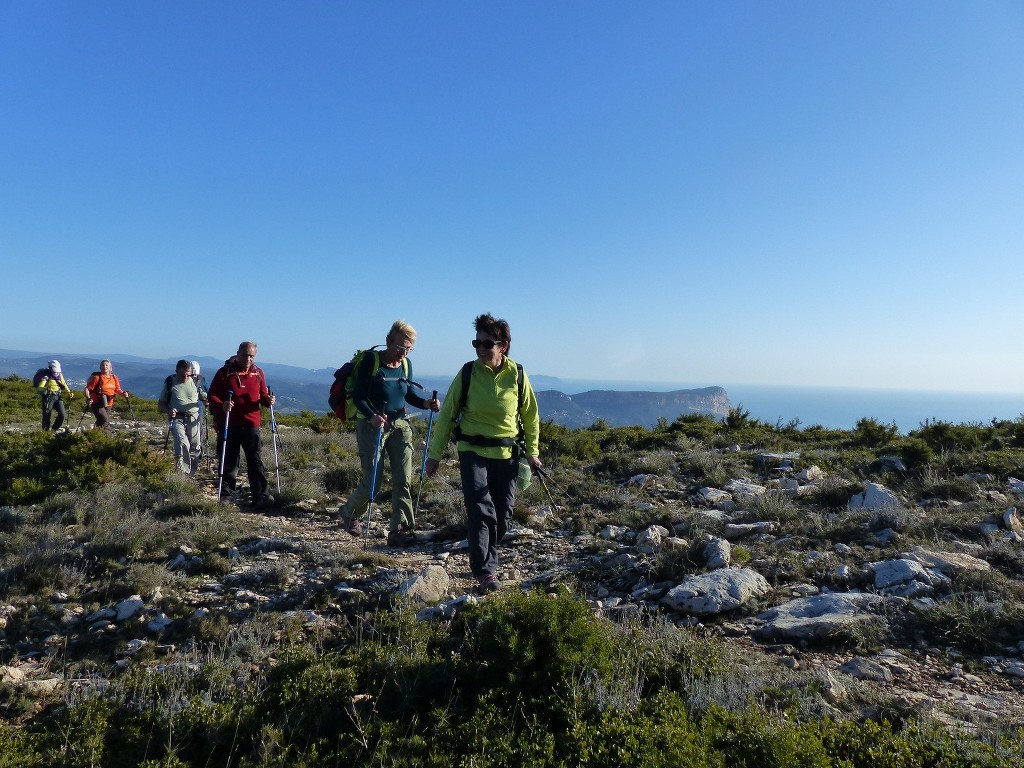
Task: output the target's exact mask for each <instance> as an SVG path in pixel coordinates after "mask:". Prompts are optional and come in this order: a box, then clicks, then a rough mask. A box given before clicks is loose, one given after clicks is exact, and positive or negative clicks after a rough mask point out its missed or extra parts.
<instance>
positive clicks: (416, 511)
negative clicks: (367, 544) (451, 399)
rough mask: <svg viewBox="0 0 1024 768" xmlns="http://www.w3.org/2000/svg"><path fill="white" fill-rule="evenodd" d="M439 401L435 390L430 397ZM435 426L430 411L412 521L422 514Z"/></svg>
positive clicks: (432, 410)
mask: <svg viewBox="0 0 1024 768" xmlns="http://www.w3.org/2000/svg"><path fill="white" fill-rule="evenodd" d="M434 400H437V390H436V389H435V390H434V394H433V395H431V396H430V401H431V402H433V401H434ZM432 426H434V409H433V408H431V409H430V415H429V416H427V436H426V438H425V439H424V443H423V461H421V462H420V486H419V488H417V489H416V506H415V507H413V510H412V519H413V520H415V519H416V518H417V517H418V516H419V512H420V494H422V493H423V476H424V475H425V474H426V473H427V449H428V448H430V428H431V427H432Z"/></svg>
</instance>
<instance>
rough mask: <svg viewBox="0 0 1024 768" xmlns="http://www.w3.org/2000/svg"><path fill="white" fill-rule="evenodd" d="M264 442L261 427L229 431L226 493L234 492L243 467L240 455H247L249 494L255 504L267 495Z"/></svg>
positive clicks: (237, 428) (226, 458) (225, 461)
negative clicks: (263, 454)
mask: <svg viewBox="0 0 1024 768" xmlns="http://www.w3.org/2000/svg"><path fill="white" fill-rule="evenodd" d="M262 450H263V440H262V438H261V437H260V428H259V427H235V426H232V427H231V428H230V429H229V430H228V442H227V450H226V452H225V453H224V470H223V472H224V491H227V492H232V493H233V492H234V490H235V484H236V483H237V482H238V470H239V469H240V467H241V464H240V459H241V457H240V455H239V454H240V453H244V454H245V469H246V472H247V473H248V475H249V492H250V493H251V494H252V500H253V502H254V503H255V502H257V501H259V500H260V498H262V497H263V496H265V495H266V493H267V468H266V467H265V466H264V465H263V456H262Z"/></svg>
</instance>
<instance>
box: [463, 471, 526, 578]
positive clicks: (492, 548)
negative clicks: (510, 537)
mask: <svg viewBox="0 0 1024 768" xmlns="http://www.w3.org/2000/svg"><path fill="white" fill-rule="evenodd" d="M518 470H519V462H518V461H517V460H516V459H515V458H511V459H487V458H484V457H483V456H480V455H479V454H476V453H473V452H472V451H459V472H460V474H461V475H462V496H463V499H464V500H465V502H466V516H467V518H468V520H467V521H468V523H469V525H468V529H469V530H468V537H467V538H468V540H469V568H470V570H471V571H472V572H473V575H474V576H476V577H477V578H478V579H479V578H480V577H482V576H485V575H487V574H490V575H491V576H494V575H495V574H496V573H497V570H498V545H499V544H500V543H501V540H502V539H504V538H505V534H506V533H507V532H508V526H509V523H510V522H511V521H512V506H513V504H514V503H515V500H516V473H517V472H518Z"/></svg>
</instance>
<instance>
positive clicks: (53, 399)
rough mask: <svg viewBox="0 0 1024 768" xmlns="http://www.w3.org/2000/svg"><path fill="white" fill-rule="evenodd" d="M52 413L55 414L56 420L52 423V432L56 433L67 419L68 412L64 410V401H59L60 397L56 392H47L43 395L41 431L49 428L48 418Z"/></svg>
mask: <svg viewBox="0 0 1024 768" xmlns="http://www.w3.org/2000/svg"><path fill="white" fill-rule="evenodd" d="M53 411H56V412H57V419H56V421H54V422H53V431H54V432H56V431H57V430H58V429H60V428H61V425H63V424H64V419H66V418H67V415H68V412H67V410H66V409H65V408H64V401H63V400H61V399H60V395H59V394H58V393H56V392H47V393H46V394H44V395H43V429H44V430H47V429H49V428H50V416H51V414H52V413H53Z"/></svg>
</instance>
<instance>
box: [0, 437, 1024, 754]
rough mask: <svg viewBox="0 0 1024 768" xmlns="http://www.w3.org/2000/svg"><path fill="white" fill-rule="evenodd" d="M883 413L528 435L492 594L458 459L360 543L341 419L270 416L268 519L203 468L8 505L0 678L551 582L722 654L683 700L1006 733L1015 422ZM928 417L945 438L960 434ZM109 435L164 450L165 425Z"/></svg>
mask: <svg viewBox="0 0 1024 768" xmlns="http://www.w3.org/2000/svg"><path fill="white" fill-rule="evenodd" d="M877 426H878V425H872V423H870V420H867V421H866V422H865V423H864V424H862V425H861V426H860V427H859V429H860V432H856V431H855V432H852V433H842V432H833V433H827V434H825V433H821V432H818V433H815V434H813V435H811V434H808V433H799V432H794V431H790V432H789V433H788V434H785V433H782V432H779V431H778V429H777V428H772V427H768V426H766V425H761V424H757V423H756V422H747V423H746V424H744V425H741V426H739V427H736V428H735V429H734V430H733V431H732V432H729V431H728V430H726V428H725V427H724V425H723V424H722V423H721V422H715V421H714V420H711V419H707V418H706V417H690V418H689V419H681V420H679V421H677V422H675V423H673V424H672V425H670V426H668V427H664V428H662V429H661V430H660V431H658V430H655V431H642V432H641V433H636V432H635V431H634V432H632V433H629V435H631V437H630V439H631V440H633V441H634V442H633V444H631V445H626V444H624V442H623V440H624V439H625V435H626V434H627V433H625V432H616V431H615V430H614V429H612V430H609V431H607V432H605V433H603V435H600V436H599V437H598V438H596V439H598V440H599V441H600V442H599V443H595V444H594V445H595V446H596V449H597V454H596V455H591V456H590V458H584V459H576V458H573V454H574V452H575V454H577V455H580V456H586V455H587V454H588V450H589V449H588V446H587V445H585V444H581V443H580V442H579V440H580V439H581V437H580V434H579V433H569V432H564V433H559V434H556V435H547V436H546V438H545V440H546V446H547V447H546V448H545V450H549V449H551V448H552V447H554V445H555V442H558V449H559V450H558V451H557V453H558V455H559V456H561V457H562V458H561V459H560V461H559V463H557V464H555V465H554V466H549V467H548V468H547V469H548V476H547V479H546V480H545V481H543V482H542V480H543V479H542V478H538V479H537V480H535V482H534V484H533V486H532V487H531V488H530V489H529V490H528V491H527V492H526V493H525V494H524V495H523V497H522V499H521V500H520V502H519V505H518V510H517V513H516V522H515V526H514V529H513V530H512V531H511V532H510V534H509V536H508V538H507V539H506V541H505V542H504V543H503V545H502V550H501V565H500V571H499V576H500V578H501V581H502V584H503V590H502V592H499V593H498V595H497V596H483V595H479V594H477V593H476V592H475V589H474V587H475V581H474V580H473V579H472V577H471V575H470V573H469V569H468V562H467V558H466V542H465V540H464V537H465V531H464V527H462V526H463V523H462V511H461V495H460V493H459V491H458V489H457V470H456V466H455V464H454V461H450V462H448V463H446V464H445V465H444V466H443V468H442V473H441V475H440V476H439V478H438V479H437V480H432V481H428V482H427V483H426V484H425V486H424V489H423V491H422V499H421V510H420V512H421V514H420V518H421V528H420V530H419V532H418V534H417V542H416V544H414V545H413V546H411V547H409V548H408V549H393V548H388V547H387V546H386V545H385V538H386V519H385V512H384V510H386V506H387V504H386V501H384V500H383V499H382V504H383V505H384V509H383V510H382V509H378V510H377V511H376V512H375V513H374V514H373V516H372V518H371V525H370V527H369V530H368V532H367V534H366V535H365V537H364V538H363V539H356V538H353V537H351V536H349V535H348V534H346V533H342V532H340V531H339V530H338V527H337V521H336V517H335V510H336V507H337V504H338V503H339V502H340V501H341V500H342V499H343V498H344V491H343V490H341V489H342V488H343V487H344V486H345V485H346V483H350V482H353V481H354V480H353V478H354V477H355V472H354V454H353V453H352V441H351V436H350V435H348V434H344V433H341V434H332V433H326V434H325V433H318V432H317V431H316V429H317V426H316V424H315V423H313V422H309V423H308V424H306V423H303V422H301V421H300V420H295V421H293V422H291V423H290V424H288V425H282V426H281V428H280V435H281V446H280V457H281V472H282V476H281V482H282V486H283V488H282V494H281V498H280V499H279V503H278V506H277V507H276V508H274V509H272V510H270V511H269V513H260V512H256V511H254V510H251V509H248V508H246V507H239V506H237V505H235V504H227V505H218V504H217V503H216V496H215V481H216V478H215V476H214V475H213V473H212V467H211V465H210V464H209V463H207V464H204V466H203V467H202V468H201V469H200V472H199V474H198V475H197V476H196V477H195V478H194V479H188V478H177V479H172V480H171V481H169V482H168V484H167V485H165V486H164V487H163V488H162V489H161V490H159V491H156V492H154V491H149V492H147V491H145V490H143V489H139V488H138V487H137V486H131V485H128V486H125V485H119V484H118V483H117V482H113V484H110V483H108V484H105V485H101V486H99V487H98V488H97V489H96V490H95V491H89V492H83V493H80V494H63V495H62V494H59V493H58V494H57V495H55V496H50V497H48V498H47V499H46V500H45V501H42V502H41V503H39V504H37V506H19V505H9V506H8V507H6V508H4V509H3V511H2V515H0V517H2V520H0V522H2V530H3V533H2V534H0V535H2V537H3V541H4V543H5V545H4V547H3V549H2V551H3V560H2V562H0V566H2V573H3V575H4V579H3V582H2V583H3V585H4V591H3V596H2V597H0V623H2V625H3V627H4V629H3V632H2V634H0V659H2V666H0V691H8V692H12V691H19V692H20V693H19V694H18V695H20V696H22V697H26V696H27V697H28V699H27V701H28V702H32V701H36V702H39V703H40V705H41V704H43V703H45V702H47V701H52V700H53V699H54V697H57V698H61V697H66V696H67V695H68V693H69V692H70V691H71V690H82V689H88V690H97V691H99V690H103V689H104V688H107V687H109V688H110V689H111V690H114V689H115V688H116V687H117V682H116V681H117V680H118V679H119V676H121V675H123V674H125V673H127V672H128V671H129V670H132V669H134V668H140V669H155V668H157V667H159V668H161V669H164V668H168V666H169V665H170V666H173V665H196V666H195V669H196V674H199V673H200V671H201V669H202V668H203V665H204V663H206V662H203V661H202V660H201V659H200V658H199V657H198V656H197V654H196V649H197V648H199V647H202V645H203V643H207V642H214V640H215V639H216V638H220V640H217V641H216V642H225V643H226V642H228V641H229V638H232V637H235V638H237V637H240V635H238V634H237V633H238V632H243V633H244V632H247V631H248V630H245V629H244V628H245V627H247V626H249V627H256V626H263V625H265V623H266V619H267V617H271V616H278V617H280V618H281V619H282V620H283V621H285V622H286V623H287V624H288V625H289V626H292V627H293V628H295V631H301V633H302V634H303V635H305V636H309V637H313V636H316V637H329V636H332V635H334V634H338V633H344V632H347V631H348V629H347V628H348V627H350V626H352V625H353V622H357V623H358V622H359V621H361V619H360V618H359V617H362V616H366V615H368V614H367V611H371V610H372V611H379V610H385V611H390V610H402V609H403V608H402V607H403V606H404V607H406V608H408V609H409V610H411V612H412V615H414V616H415V619H416V620H417V621H419V622H421V623H436V622H442V623H443V622H450V621H452V620H453V619H454V618H455V617H458V616H460V615H461V614H462V613H463V612H465V611H474V610H477V609H478V608H479V606H480V605H481V604H482V603H483V602H486V601H492V600H500V599H502V596H503V595H504V594H508V593H512V592H518V591H520V590H524V591H529V590H537V589H540V590H542V591H545V592H554V591H557V590H558V589H566V590H568V591H569V593H571V594H573V595H575V596H577V598H578V599H579V600H582V601H585V603H586V605H587V606H588V607H589V609H590V611H592V613H593V614H594V615H595V616H597V617H605V618H607V619H610V620H611V621H612V622H614V623H616V624H618V625H621V626H626V627H634V628H637V629H636V631H640V629H639V628H642V627H646V628H648V629H647V630H644V631H654V632H656V633H657V636H658V637H660V638H662V639H661V640H659V641H658V642H666V641H667V640H666V638H667V637H668V636H667V635H664V634H663V633H670V634H671V635H672V636H675V637H679V638H692V641H693V642H696V641H697V640H698V639H700V640H699V641H700V642H709V643H713V644H714V648H715V650H714V651H713V652H711V651H708V652H710V653H712V655H713V656H714V658H716V659H718V661H717V662H715V663H716V664H718V665H719V666H718V667H715V670H717V671H713V672H708V674H709V675H710V677H708V678H703V682H702V683H700V684H698V683H697V681H696V680H693V681H691V686H692V689H691V690H690V691H689V695H690V696H691V697H692V699H693V703H694V706H697V701H698V700H702V701H704V704H703V705H702V706H706V704H707V702H708V701H709V700H714V701H717V702H719V703H720V704H722V705H724V706H728V707H731V706H734V705H736V704H737V702H743V701H749V700H762V698H763V697H773V696H782V695H784V696H786V697H787V700H788V701H789V702H790V704H789V705H787V706H790V705H791V706H793V707H796V709H795V710H793V711H794V712H796V711H800V712H803V713H805V714H808V715H809V713H812V712H813V713H814V714H813V717H815V718H820V717H821V716H823V715H828V716H831V717H834V718H837V719H840V720H844V719H852V720H854V721H860V720H876V719H881V718H883V717H884V718H886V719H889V720H892V719H893V718H897V719H899V720H900V721H913V722H929V723H935V724H938V725H939V726H940V727H942V728H948V729H950V732H951V733H952V732H956V733H970V734H976V735H977V736H978V738H979V740H981V741H985V742H986V743H988V742H992V741H998V740H999V738H1002V737H1000V736H999V734H1003V735H1005V734H1008V733H1010V734H1012V733H1014V732H1015V730H1016V729H1019V728H1021V727H1022V726H1024V588H1022V587H1021V579H1022V577H1024V526H1022V523H1021V518H1020V515H1018V513H1017V512H1016V504H1017V503H1018V499H1019V498H1020V497H1021V496H1024V481H1021V480H1018V479H1016V477H1020V476H1021V475H1024V472H1018V474H1017V475H1013V474H1010V473H1008V472H1005V471H998V470H997V468H996V463H997V461H996V460H997V459H998V462H1000V463H1001V464H1000V466H1004V467H1005V465H1006V463H1007V462H1009V463H1012V464H1013V466H1015V467H1017V468H1024V464H1022V463H1021V456H1020V452H1021V448H1020V447H1019V446H1016V445H1015V443H1016V442H1017V441H1019V439H1020V436H1021V427H1020V425H1018V424H1016V423H1008V424H1004V425H1002V428H1001V429H1000V428H996V427H993V430H994V431H993V432H992V433H990V434H986V436H985V437H987V439H988V444H987V445H988V448H984V447H982V448H979V449H978V450H975V451H966V450H964V449H963V448H962V447H961V448H960V449H957V450H949V451H947V452H945V453H942V454H936V453H934V452H932V453H929V450H928V448H929V442H928V441H929V440H936V439H938V438H937V432H941V431H942V430H938V431H936V432H932V433H925V432H922V433H921V434H920V435H913V436H908V437H907V438H902V437H900V436H897V435H893V434H891V433H886V434H878V433H877V430H874V429H873V427H877ZM946 426H947V428H948V429H947V430H946V432H945V433H944V434H946V436H947V437H948V435H949V429H953V430H956V429H960V428H958V427H953V426H952V425H946ZM118 427H119V429H120V430H122V432H123V433H124V434H127V435H134V436H135V437H134V439H135V440H136V441H138V442H139V443H141V444H148V445H149V446H151V450H154V451H159V450H160V447H161V441H162V438H163V427H162V426H161V425H158V424H157V425H146V424H132V423H128V422H121V423H119V425H118ZM963 429H964V430H966V429H973V428H963ZM7 430H8V433H7V435H6V439H14V438H15V437H17V435H18V428H12V427H8V428H7ZM12 430H13V431H12ZM882 430H883V433H884V428H882ZM967 434H968V433H967V432H966V431H965V432H963V433H962V434H959V435H958V436H959V444H960V445H961V446H963V445H964V444H965V442H966V437H965V436H966V435H967ZM0 437H4V436H2V435H0ZM753 437H757V438H758V439H757V440H751V439H750V438H753ZM72 438H73V436H67V438H66V439H68V440H71V439H72ZM265 439H266V440H267V441H268V446H267V450H266V452H265V459H266V461H267V463H268V466H270V467H271V472H272V473H273V467H274V459H273V454H272V453H271V452H270V450H269V441H270V436H269V434H268V435H265ZM573 440H576V441H577V442H576V443H572V441H573ZM870 440H875V441H876V442H879V444H878V445H877V446H875V447H874V448H872V447H870V446H868V445H867V443H868V442H870ZM886 441H887V442H886ZM2 444H3V443H0V445H2ZM935 444H936V445H938V443H935ZM69 446H70V443H69ZM996 446H998V447H996ZM996 454H998V455H996ZM272 484H273V480H272ZM385 485H386V483H385ZM9 488H10V483H8V485H7V492H9ZM133 494H134V495H133ZM98 521H102V523H103V525H102V527H99V525H98ZM149 537H152V540H150V538H149ZM15 545H16V546H15ZM48 546H50V547H57V548H58V549H59V551H60V552H61V553H62V554H60V556H59V559H58V560H54V559H53V557H54V556H53V553H52V552H51V551H50V550H48V549H47V547H48ZM19 547H20V549H19ZM254 622H255V623H254ZM282 626H283V625H282ZM278 631H280V630H278ZM246 636H248V635H246ZM261 642H262V641H261ZM268 642H269V641H268ZM673 642H675V641H673ZM686 642H691V641H689V640H688V641H686ZM274 655H275V654H274V653H273V652H272V651H268V652H267V655H266V658H263V657H259V658H263V661H259V662H258V663H260V664H270V665H272V664H274V663H275V662H274V661H273V656H274ZM702 686H708V687H702ZM787 691H788V693H785V694H783V693H782V692H787ZM11 695H12V694H11V693H8V694H7V696H8V699H7V700H8V701H11V700H12V699H11V698H10V697H11ZM702 697H710V698H702ZM22 700H23V701H25V700H24V699H22ZM25 711H26V712H27V713H28V712H31V711H34V710H33V708H32V707H31V706H29V707H28V709H27V710H25ZM9 715H10V711H9ZM915 764H916V763H915ZM994 764H995V763H994ZM1005 764H1007V765H1010V764H1012V762H1007V763H1005Z"/></svg>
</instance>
